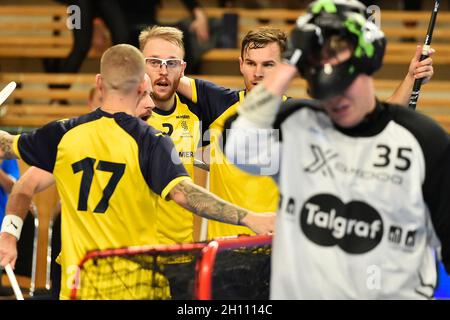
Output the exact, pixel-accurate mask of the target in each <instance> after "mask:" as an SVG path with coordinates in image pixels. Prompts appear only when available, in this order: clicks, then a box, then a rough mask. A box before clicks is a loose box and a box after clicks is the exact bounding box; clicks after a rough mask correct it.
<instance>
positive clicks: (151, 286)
mask: <svg viewBox="0 0 450 320" xmlns="http://www.w3.org/2000/svg"><path fill="white" fill-rule="evenodd" d="M271 240H272V239H271V237H269V236H252V237H247V236H245V237H236V238H231V239H217V240H215V241H211V242H209V243H193V244H180V245H170V246H145V247H130V248H121V249H111V250H99V251H93V252H90V253H88V254H87V255H86V256H85V257H84V258H83V259H82V261H81V262H80V264H79V266H78V272H77V275H76V277H75V282H74V285H73V288H72V292H71V298H72V299H83V300H86V299H87V300H95V299H102V300H104V299H114V300H122V299H125V300H140V299H150V300H165V299H176V300H191V299H267V298H268V292H269V277H270V252H271Z"/></svg>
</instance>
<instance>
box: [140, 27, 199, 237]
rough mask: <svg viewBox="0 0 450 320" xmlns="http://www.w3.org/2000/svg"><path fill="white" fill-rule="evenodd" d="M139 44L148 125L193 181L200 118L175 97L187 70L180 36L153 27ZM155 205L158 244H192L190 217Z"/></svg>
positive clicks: (166, 205) (167, 204) (180, 210)
mask: <svg viewBox="0 0 450 320" xmlns="http://www.w3.org/2000/svg"><path fill="white" fill-rule="evenodd" d="M139 42H140V47H141V51H142V52H143V54H144V56H145V62H146V68H147V74H148V75H149V77H150V79H151V82H152V87H153V91H152V99H153V101H154V102H155V104H156V108H155V109H154V110H153V114H152V116H151V118H150V119H149V120H148V121H147V122H148V123H149V124H150V125H151V126H153V127H154V128H156V129H157V130H161V131H163V132H165V133H166V134H167V135H169V136H170V137H171V138H172V141H173V142H174V144H175V148H176V150H177V152H178V155H179V157H180V159H181V161H182V162H183V164H184V166H185V168H186V170H187V172H188V173H189V175H190V176H191V177H193V176H194V153H195V151H196V150H197V147H198V146H199V142H200V137H201V136H200V134H201V128H200V120H201V119H202V115H201V112H200V111H201V110H200V108H199V107H198V106H197V105H196V104H194V103H193V102H192V101H190V100H188V99H186V98H184V97H182V96H178V95H177V94H176V93H175V90H176V88H177V87H178V84H179V82H180V79H181V77H182V76H183V75H184V70H185V68H186V62H184V60H183V58H184V54H185V52H184V45H183V34H182V32H181V31H180V30H178V29H176V28H173V27H161V26H154V27H149V28H147V29H145V30H143V31H142V32H141V34H140V37H139ZM205 128H207V126H205ZM158 204H159V206H160V207H159V209H160V211H159V217H160V218H159V219H158V237H159V239H158V240H159V241H160V243H161V244H174V243H183V242H193V240H194V239H193V230H194V229H193V228H194V220H193V216H192V214H191V213H190V212H188V211H187V210H185V209H183V208H181V207H180V206H178V205H176V204H175V202H173V201H169V202H168V201H164V200H163V199H161V201H159V203H158Z"/></svg>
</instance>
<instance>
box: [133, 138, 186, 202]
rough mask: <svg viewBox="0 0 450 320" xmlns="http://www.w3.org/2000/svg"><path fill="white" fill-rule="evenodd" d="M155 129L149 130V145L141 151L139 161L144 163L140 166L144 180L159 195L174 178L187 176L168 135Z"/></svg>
mask: <svg viewBox="0 0 450 320" xmlns="http://www.w3.org/2000/svg"><path fill="white" fill-rule="evenodd" d="M155 132H156V130H153V129H152V130H150V133H149V134H148V137H149V138H150V139H149V141H150V146H147V147H145V146H144V149H143V151H144V152H141V155H140V156H141V157H142V158H143V159H142V161H141V163H145V167H144V168H142V169H143V170H142V172H143V173H144V176H145V180H146V181H147V184H148V185H149V187H150V188H151V189H152V190H153V191H154V192H155V193H157V194H159V195H161V193H162V191H163V190H164V188H165V187H166V186H167V185H168V184H169V183H170V182H171V181H172V180H174V179H176V178H178V177H183V176H189V175H188V173H187V171H186V169H185V168H184V165H183V164H182V162H181V160H180V158H179V156H178V152H177V150H176V149H175V146H174V144H173V142H172V139H170V137H169V136H167V135H165V134H161V133H159V132H157V133H156V134H155Z"/></svg>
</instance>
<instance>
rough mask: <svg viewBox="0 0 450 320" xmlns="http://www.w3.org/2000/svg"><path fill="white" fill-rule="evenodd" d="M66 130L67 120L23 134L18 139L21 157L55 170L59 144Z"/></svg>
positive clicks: (29, 162)
mask: <svg viewBox="0 0 450 320" xmlns="http://www.w3.org/2000/svg"><path fill="white" fill-rule="evenodd" d="M66 131H67V128H66V122H63V121H55V122H51V123H49V124H47V125H45V126H44V127H42V128H40V129H38V130H36V131H33V132H31V133H26V134H22V135H21V136H20V138H19V141H18V148H19V153H20V158H21V159H22V160H23V161H25V162H26V163H27V164H28V165H30V166H35V167H38V168H41V169H43V170H45V171H48V172H53V168H54V166H55V161H56V154H57V152H58V144H59V142H60V141H61V139H62V137H63V135H64V133H65V132H66Z"/></svg>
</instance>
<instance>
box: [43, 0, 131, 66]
mask: <svg viewBox="0 0 450 320" xmlns="http://www.w3.org/2000/svg"><path fill="white" fill-rule="evenodd" d="M55 1H57V2H60V3H64V4H67V5H76V6H78V7H79V8H80V13H81V17H80V19H81V20H80V21H81V28H79V29H76V28H74V29H73V30H72V31H73V39H74V41H73V46H72V50H71V52H70V54H69V56H68V57H67V58H66V59H65V60H64V61H62V64H61V65H50V64H47V65H46V69H47V70H46V71H48V72H62V73H63V72H69V73H72V72H78V71H79V70H80V68H81V65H82V63H83V61H84V60H85V58H86V56H87V54H88V52H89V49H90V48H91V44H92V36H93V32H94V19H95V18H96V17H100V18H102V19H103V21H104V22H105V24H106V26H107V27H108V28H109V30H110V32H111V37H112V42H113V43H114V44H117V43H126V42H127V40H128V34H127V31H126V30H127V26H126V22H125V18H124V16H123V14H122V11H121V9H120V7H119V4H118V0H55Z"/></svg>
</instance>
